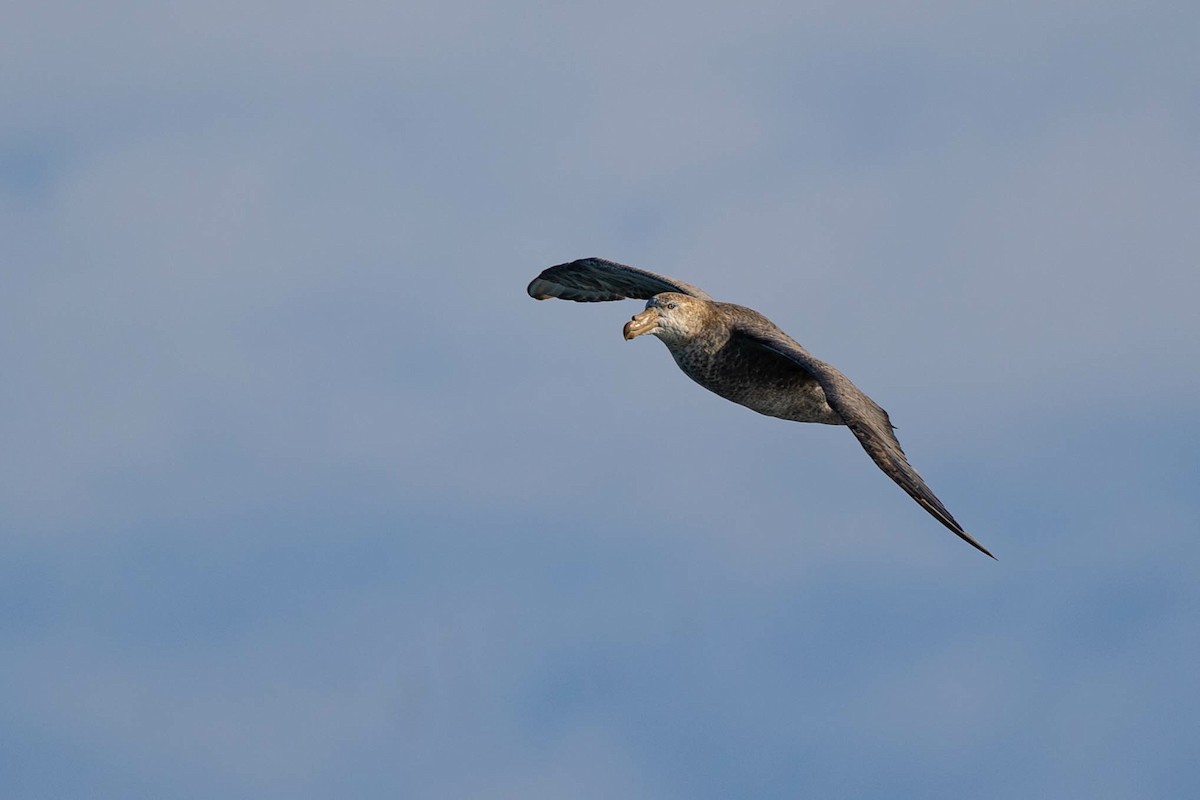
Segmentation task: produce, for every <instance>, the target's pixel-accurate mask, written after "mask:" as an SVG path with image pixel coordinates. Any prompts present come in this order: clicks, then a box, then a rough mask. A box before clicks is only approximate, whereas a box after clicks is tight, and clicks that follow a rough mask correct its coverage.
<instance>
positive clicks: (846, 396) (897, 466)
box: [737, 324, 995, 558]
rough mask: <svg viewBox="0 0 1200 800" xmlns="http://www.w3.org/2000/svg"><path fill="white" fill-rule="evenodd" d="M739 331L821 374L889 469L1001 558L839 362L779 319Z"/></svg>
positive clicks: (941, 518)
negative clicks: (927, 477) (910, 455)
mask: <svg viewBox="0 0 1200 800" xmlns="http://www.w3.org/2000/svg"><path fill="white" fill-rule="evenodd" d="M737 334H738V335H739V336H741V337H744V338H745V339H748V340H750V341H752V342H753V343H754V344H756V345H758V346H759V347H762V348H764V349H766V350H770V351H771V352H773V353H777V354H778V355H781V356H783V357H784V358H786V359H788V360H790V361H792V362H793V363H794V364H796V365H798V366H800V367H802V368H803V369H804V370H805V371H807V372H808V373H809V374H811V375H812V376H813V377H814V378H816V379H817V382H818V383H819V384H821V389H822V390H824V392H825V399H826V401H827V402H828V403H829V405H830V407H831V408H833V410H834V411H836V412H837V413H838V415H839V416H841V418H842V419H843V420H844V421H845V423H846V425H847V426H848V427H849V428H850V430H852V431H854V435H855V436H857V437H858V441H859V444H861V445H862V447H863V449H864V450H866V451H867V455H869V456H870V457H871V460H872V461H874V462H875V463H876V465H878V466H879V468H880V469H881V470H883V472H884V474H886V475H887V476H888V477H889V478H891V479H892V480H893V481H895V482H896V483H897V484H898V485H899V486H900V488H901V489H903V490H904V491H905V492H907V493H908V495H909V497H911V498H912V499H913V500H916V501H917V503H919V504H920V506H921V507H922V508H924V509H925V510H926V511H928V512H929V513H930V514H932V515H933V516H934V518H935V519H937V521H938V522H940V523H942V524H943V525H945V526H946V527H947V528H949V529H950V530H952V531H953V532H954V533H955V534H957V535H958V536H959V538H961V539H963V540H964V541H965V542H967V544H969V545H971V546H972V547H974V548H976V549H977V550H979V551H981V552H983V553H984V554H986V555H988V556H991V557H992V558H995V556H993V555H992V554H991V553H990V552H989V551H988V549H987V548H986V547H984V546H983V545H982V544H980V543H979V542H977V541H976V540H975V537H973V536H971V534H969V533H967V532H966V531H965V530H963V527H962V526H961V525H959V524H958V520H956V519H954V517H953V516H952V515H951V514H950V512H949V511H947V510H946V507H945V506H944V505H942V501H941V500H938V499H937V496H936V495H935V494H934V493H933V490H932V489H930V488H929V487H928V486H927V485H926V484H925V481H924V480H922V479H921V476H920V475H918V474H917V471H916V470H915V469H913V466H912V464H909V463H908V459H907V458H906V457H905V456H904V451H903V450H902V449H901V448H900V442H899V441H898V440H897V439H896V435H895V434H894V433H893V432H892V422H891V420H889V419H888V415H887V412H886V411H884V410H883V409H882V408H880V407H879V406H878V405H877V404H876V403H875V401H874V400H872V399H871V398H870V397H867V395H866V394H865V393H864V392H863V391H862V390H861V389H859V388H858V387H857V386H855V385H854V384H853V383H851V382H850V379H849V378H847V377H846V376H845V375H843V374H842V373H841V372H839V371H838V370H837V369H835V368H834V367H833V366H831V365H829V364H826V363H825V362H824V361H821V360H820V359H817V358H815V357H813V355H812V354H811V353H809V352H808V351H807V350H805V349H804V348H803V347H801V346H800V344H799V343H797V342H796V341H795V340H793V339H792V338H791V337H790V336H788V335H787V334H785V333H784V332H783V331H781V330H779V329H778V328H775V327H774V326H773V325H772V326H770V327H767V326H765V325H761V324H754V325H746V326H740V327H739V328H738V329H737Z"/></svg>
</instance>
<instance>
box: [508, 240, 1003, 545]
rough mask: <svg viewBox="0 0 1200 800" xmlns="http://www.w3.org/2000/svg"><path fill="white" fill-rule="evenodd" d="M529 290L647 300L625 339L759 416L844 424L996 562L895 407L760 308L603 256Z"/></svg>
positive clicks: (549, 272)
mask: <svg viewBox="0 0 1200 800" xmlns="http://www.w3.org/2000/svg"><path fill="white" fill-rule="evenodd" d="M527 292H528V293H529V296H530V297H532V298H534V299H535V300H548V299H550V298H559V299H562V300H572V301H575V302H579V303H595V302H604V301H611V300H625V299H636V300H645V301H646V306H645V309H644V310H643V311H642V312H640V313H638V314H634V315H633V318H632V319H630V321H629V322H627V323H625V327H624V328H623V330H622V333H623V334H624V336H625V339H627V340H631V339H635V338H637V337H639V336H645V335H647V334H649V335H652V336H655V337H657V338H658V339H659V340H660V341H662V343H663V344H665V345H666V346H667V349H668V350H669V351H670V353H671V356H672V357H673V358H674V359H675V363H676V364H677V365H678V366H679V368H680V369H681V370H683V373H684V374H685V375H687V376H688V377H689V378H691V379H692V380H693V381H695V382H696V383H698V384H700V385H701V386H703V387H704V388H705V389H708V390H709V391H711V392H714V393H716V394H717V395H719V396H721V397H723V398H725V399H726V400H731V401H732V402H734V403H737V404H738V405H741V406H745V407H746V408H749V409H751V410H753V411H757V412H758V413H760V414H765V415H767V416H770V417H778V418H780V419H784V420H790V421H794V422H816V423H821V424H825V425H845V426H846V427H848V428H849V429H850V430H851V432H853V433H854V435H855V436H856V437H857V438H858V441H859V444H861V445H862V447H863V449H864V450H865V451H866V452H867V455H869V456H870V457H871V460H872V461H874V462H875V464H876V465H877V466H878V467H879V468H880V469H881V470H882V471H883V472H884V474H885V475H887V476H888V477H889V478H891V479H892V480H893V481H895V482H896V484H897V485H899V486H900V488H901V489H903V490H904V491H905V492H907V493H908V495H909V496H910V497H911V498H912V499H913V500H915V501H917V503H918V504H919V505H920V506H921V507H922V508H924V509H925V510H926V511H928V512H929V513H930V514H931V515H932V516H933V517H934V519H936V520H937V521H938V522H940V523H942V525H944V526H946V527H947V528H949V529H950V530H951V531H953V532H954V533H955V534H956V535H957V536H958V537H959V538H960V539H962V540H963V541H965V542H967V543H968V544H970V545H971V546H972V547H974V548H975V549H977V550H979V551H980V552H982V553H984V554H985V555H987V556H990V557H991V558H993V559H995V556H994V555H992V553H991V551H989V550H988V549H987V548H986V547H984V546H983V545H982V544H980V543H979V542H978V541H977V540H976V539H975V537H973V536H972V535H971V534H969V533H967V532H966V530H964V529H963V527H962V525H960V524H959V523H958V521H957V520H956V519H954V517H953V515H951V513H950V512H949V511H948V510H947V509H946V507H945V506H944V505H943V504H942V501H941V500H939V499H938V498H937V496H936V495H935V494H934V493H933V490H931V489H930V488H929V486H927V485H926V483H925V481H924V480H923V479H922V478H921V476H920V475H919V474H918V473H917V471H916V470H915V469H914V468H913V466H912V465H911V464H909V463H908V458H907V457H906V456H905V454H904V450H903V449H901V447H900V442H899V440H897V439H896V434H895V433H894V430H895V426H894V425H892V422H891V420H890V419H889V418H888V414H887V412H886V411H884V410H883V409H882V408H881V407H880V406H879V405H878V404H877V403H876V402H875V401H874V400H872V399H871V398H870V397H868V396H867V395H866V393H865V392H863V391H862V390H861V389H859V388H858V387H857V386H855V385H854V384H853V383H852V382H851V381H850V379H849V378H847V377H846V376H845V375H843V374H842V373H841V372H840V371H839V370H837V369H836V368H835V367H833V366H832V365H830V364H827V363H825V362H824V361H821V360H820V359H818V358H816V357H815V356H813V355H812V354H811V353H809V352H808V350H806V349H804V347H803V346H801V345H800V344H799V343H798V342H797V341H796V340H795V339H793V338H792V337H790V336H788V335H787V334H786V333H784V332H783V330H781V329H780V328H779V326H777V325H776V324H775V323H773V322H771V320H769V319H767V318H766V317H765V316H763V315H762V314H760V313H759V312H757V311H755V310H754V309H752V308H747V307H745V306H740V305H735V304H733V303H720V302H717V301H715V300H713V299H712V298H711V297H710V296H709V295H708V294H706V293H705V292H704V291H702V290H701V289H699V288H697V287H695V286H692V285H691V284H689V283H685V282H683V281H681V280H677V279H675V278H669V277H666V276H665V275H659V274H657V273H654V272H650V271H648V270H644V269H639V268H638V267H631V266H628V265H625V264H618V263H617V262H615V261H609V260H607V259H604V258H581V259H578V260H575V261H570V262H567V263H565V264H558V265H556V266H553V267H548V268H547V269H544V270H542V272H541V274H539V275H538V276H537V277H536V278H534V279H533V280H532V281H531V282H530V284H529V287H528V289H527Z"/></svg>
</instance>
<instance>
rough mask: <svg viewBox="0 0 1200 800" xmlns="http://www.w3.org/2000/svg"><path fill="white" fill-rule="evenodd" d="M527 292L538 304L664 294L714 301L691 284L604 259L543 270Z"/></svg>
mask: <svg viewBox="0 0 1200 800" xmlns="http://www.w3.org/2000/svg"><path fill="white" fill-rule="evenodd" d="M527 291H528V292H529V296H530V297H532V298H533V299H535V300H548V299H549V298H551V297H558V298H561V299H563V300H574V301H575V302H577V303H597V302H600V301H603V300H625V299H628V298H636V299H639V300H649V299H650V298H651V297H653V296H654V295H656V294H661V293H662V292H679V293H680V294H690V295H691V296H692V297H698V298H700V299H701V300H711V299H712V298H711V297H709V296H708V295H707V294H705V293H704V292H703V291H701V290H700V289H697V288H696V287H695V286H692V285H691V284H690V283H684V282H683V281H677V280H675V279H674V278H668V277H666V276H664V275H656V274H655V273H653V272H647V271H646V270H644V269H638V268H637V267H627V266H625V265H624V264H618V263H617V262H615V261H608V260H606V259H603V258H581V259H579V260H578V261H572V262H570V263H567V264H559V265H558V266H555V267H550V268H548V269H544V270H542V274H541V275H538V276H537V277H536V278H534V279H533V281H532V282H530V284H529V289H528V290H527Z"/></svg>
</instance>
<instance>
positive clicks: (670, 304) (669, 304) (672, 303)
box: [667, 300, 679, 308]
mask: <svg viewBox="0 0 1200 800" xmlns="http://www.w3.org/2000/svg"><path fill="white" fill-rule="evenodd" d="M678 305H679V303H676V302H675V301H674V300H670V301H668V302H667V308H675V307H676V306H678Z"/></svg>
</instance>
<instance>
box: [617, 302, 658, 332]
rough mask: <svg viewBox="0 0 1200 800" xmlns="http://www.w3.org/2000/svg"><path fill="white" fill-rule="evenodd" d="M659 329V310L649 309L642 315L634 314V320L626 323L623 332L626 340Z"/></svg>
mask: <svg viewBox="0 0 1200 800" xmlns="http://www.w3.org/2000/svg"><path fill="white" fill-rule="evenodd" d="M657 327H658V309H657V308H647V309H646V310H645V311H643V312H642V313H640V314H634V315H633V319H631V320H629V322H626V323H625V327H624V328H623V329H622V330H621V332H622V333H624V334H625V338H626V339H633V338H634V337H637V336H641V335H642V334H643V333H650V332H651V331H653V330H654V329H655V328H657Z"/></svg>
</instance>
